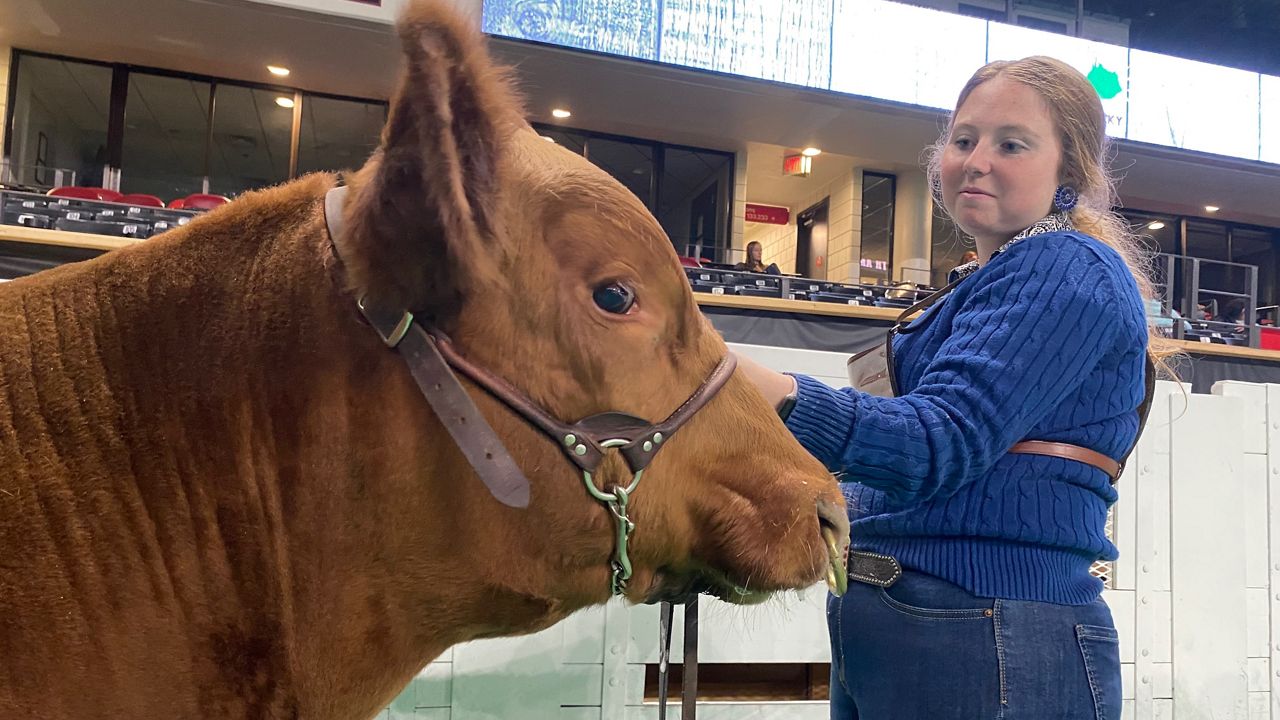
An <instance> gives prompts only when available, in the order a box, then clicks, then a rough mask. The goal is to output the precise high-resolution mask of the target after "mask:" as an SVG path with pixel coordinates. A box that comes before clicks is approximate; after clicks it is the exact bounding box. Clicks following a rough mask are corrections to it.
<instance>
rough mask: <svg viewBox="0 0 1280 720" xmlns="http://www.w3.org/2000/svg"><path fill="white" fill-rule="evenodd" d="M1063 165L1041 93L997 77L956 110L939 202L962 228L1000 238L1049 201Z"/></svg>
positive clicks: (1031, 218) (945, 153) (1040, 214)
mask: <svg viewBox="0 0 1280 720" xmlns="http://www.w3.org/2000/svg"><path fill="white" fill-rule="evenodd" d="M1061 165H1062V143H1061V141H1060V140H1059V138H1058V132H1057V129H1056V128H1055V127H1054V123H1053V118H1052V117H1050V115H1049V108H1048V106H1047V105H1046V103H1045V101H1044V99H1043V98H1041V97H1040V94H1039V93H1037V92H1036V91H1035V90H1033V89H1031V88H1030V87H1029V86H1027V85H1024V84H1022V83H1020V82H1017V81H1016V80H1009V79H1007V78H1004V77H1001V76H997V77H995V78H993V79H991V80H988V81H986V82H984V83H982V84H981V85H979V86H978V87H976V88H974V90H973V92H971V93H970V94H969V97H968V98H967V99H965V101H964V104H963V105H961V106H960V108H959V109H958V110H957V111H956V114H955V118H954V120H953V122H952V125H951V134H950V137H949V138H948V141H947V146H946V149H945V150H943V152H942V202H943V204H944V205H945V206H946V208H947V212H949V213H950V214H951V217H952V218H953V219H954V220H955V222H956V224H957V225H959V226H960V228H961V229H962V230H964V231H965V232H967V233H969V234H970V235H972V236H973V237H975V238H977V239H979V240H985V241H988V242H998V243H1003V242H1004V241H1006V240H1008V239H1009V238H1011V237H1013V236H1014V235H1016V234H1017V233H1018V232H1020V231H1022V230H1023V229H1024V228H1026V227H1027V226H1029V225H1031V224H1032V223H1034V222H1035V221H1037V220H1039V219H1040V218H1042V217H1044V216H1045V215H1046V214H1047V213H1048V212H1049V210H1050V209H1051V208H1052V206H1053V193H1054V191H1055V190H1056V189H1057V186H1058V176H1059V172H1060V168H1061Z"/></svg>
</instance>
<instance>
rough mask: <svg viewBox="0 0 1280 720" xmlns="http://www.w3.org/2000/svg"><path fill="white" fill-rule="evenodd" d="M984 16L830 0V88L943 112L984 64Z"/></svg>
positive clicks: (873, 0) (865, 0)
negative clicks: (831, 2) (940, 109)
mask: <svg viewBox="0 0 1280 720" xmlns="http://www.w3.org/2000/svg"><path fill="white" fill-rule="evenodd" d="M986 52H987V22H986V21H985V20H979V19H977V18H970V17H964V16H962V15H955V14H952V13H944V12H941V11H938V10H928V9H925V8H918V7H914V6H911V5H900V4H898V3H894V2H882V1H879V0H835V17H834V23H833V25H832V29H831V89H832V90H835V91H837V92H843V93H850V94H852V95H864V96H866V97H873V98H880V99H883V100H896V101H897V102H903V103H910V104H912V105H923V106H925V107H931V108H942V109H946V110H950V109H951V108H952V107H953V106H954V105H955V102H956V96H957V95H959V94H960V88H962V87H964V84H965V82H967V81H968V80H969V76H971V75H973V71H975V70H977V69H978V68H979V67H981V66H982V65H983V64H984V63H985V62H986Z"/></svg>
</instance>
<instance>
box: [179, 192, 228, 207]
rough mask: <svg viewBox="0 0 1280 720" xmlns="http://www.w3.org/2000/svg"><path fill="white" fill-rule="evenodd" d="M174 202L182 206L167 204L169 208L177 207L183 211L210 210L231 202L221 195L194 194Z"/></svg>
mask: <svg viewBox="0 0 1280 720" xmlns="http://www.w3.org/2000/svg"><path fill="white" fill-rule="evenodd" d="M174 202H181V203H182V204H181V205H176V206H175V205H174V204H173V203H169V207H179V208H182V209H183V210H212V209H214V208H216V207H218V206H219V205H226V204H227V203H229V202H231V198H228V197H224V196H222V195H208V194H205V193H194V194H192V195H188V196H186V197H184V198H182V199H181V200H175V201H174Z"/></svg>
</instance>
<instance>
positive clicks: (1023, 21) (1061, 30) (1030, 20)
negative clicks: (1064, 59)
mask: <svg viewBox="0 0 1280 720" xmlns="http://www.w3.org/2000/svg"><path fill="white" fill-rule="evenodd" d="M1018 24H1019V25H1021V26H1022V27H1025V28H1031V29H1032V30H1044V31H1045V32H1051V33H1058V34H1059V35H1070V34H1072V33H1070V32H1068V31H1067V24H1066V23H1062V22H1054V21H1053V20H1045V19H1044V18H1038V17H1036V16H1034V15H1019V16H1018Z"/></svg>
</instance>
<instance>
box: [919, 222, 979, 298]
mask: <svg viewBox="0 0 1280 720" xmlns="http://www.w3.org/2000/svg"><path fill="white" fill-rule="evenodd" d="M932 205H933V228H932V230H931V232H930V235H931V245H932V247H931V248H930V253H931V254H930V263H929V284H931V285H933V286H934V287H938V288H940V287H942V286H943V285H946V284H947V274H948V273H950V272H951V271H952V270H953V269H955V268H956V266H958V265H960V264H961V263H960V260H961V258H962V257H963V256H964V254H965V253H966V252H968V251H970V250H974V249H975V247H974V242H973V238H971V237H968V236H966V235H965V234H964V233H963V232H961V231H960V228H958V227H956V224H955V223H953V222H951V218H949V217H947V215H946V213H945V212H943V210H942V208H941V207H939V206H938V205H937V204H932Z"/></svg>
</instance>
